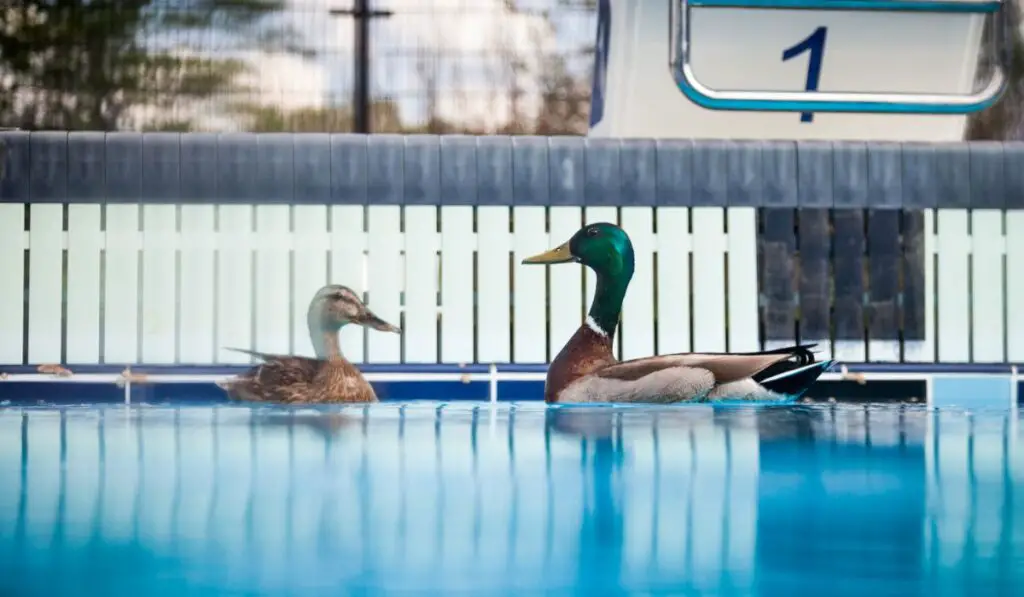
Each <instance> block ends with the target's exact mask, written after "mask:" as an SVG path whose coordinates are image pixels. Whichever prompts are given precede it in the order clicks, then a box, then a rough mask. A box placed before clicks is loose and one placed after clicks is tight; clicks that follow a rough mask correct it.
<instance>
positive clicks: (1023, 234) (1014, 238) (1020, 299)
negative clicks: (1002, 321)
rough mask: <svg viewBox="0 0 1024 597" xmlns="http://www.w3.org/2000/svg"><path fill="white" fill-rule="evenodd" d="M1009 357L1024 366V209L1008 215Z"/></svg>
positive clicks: (1007, 356) (1007, 299)
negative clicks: (1023, 265)
mask: <svg viewBox="0 0 1024 597" xmlns="http://www.w3.org/2000/svg"><path fill="white" fill-rule="evenodd" d="M1006 245H1007V246H1006V273H1007V276H1006V305H1007V307H1008V309H1007V310H1006V311H1007V313H1006V315H1007V320H1006V334H1007V336H1006V339H1007V354H1006V358H1007V359H1008V360H1010V361H1012V362H1015V363H1024V309H1021V308H1020V305H1024V276H1021V275H1017V274H1015V273H1014V274H1011V272H1019V271H1020V269H1017V268H1020V267H1021V264H1024V210H1014V211H1009V212H1007V213H1006Z"/></svg>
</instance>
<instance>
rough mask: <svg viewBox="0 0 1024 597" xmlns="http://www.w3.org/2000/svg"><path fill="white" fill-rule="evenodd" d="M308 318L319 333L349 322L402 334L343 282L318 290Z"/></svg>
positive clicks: (332, 329) (311, 329) (311, 325)
mask: <svg viewBox="0 0 1024 597" xmlns="http://www.w3.org/2000/svg"><path fill="white" fill-rule="evenodd" d="M306 320H307V322H308V323H309V329H310V332H317V333H321V332H330V331H337V330H339V329H340V328H341V327H342V326H344V325H346V324H349V323H354V324H357V325H362V326H366V327H369V328H373V329H375V330H380V331H382V332H395V333H398V334H400V333H402V330H401V329H399V328H398V327H397V326H394V325H391V324H390V323H388V322H386V321H384V320H383V319H381V318H380V317H377V315H376V314H375V313H374V312H373V311H370V309H369V308H368V307H367V306H366V305H365V304H363V301H362V300H360V299H359V297H358V296H356V293H355V292H353V291H352V289H350V288H348V287H347V286H341V285H339V284H330V285H328V286H324V287H323V288H321V289H320V290H318V291H317V293H316V295H314V296H313V300H312V301H310V303H309V311H308V312H307V314H306Z"/></svg>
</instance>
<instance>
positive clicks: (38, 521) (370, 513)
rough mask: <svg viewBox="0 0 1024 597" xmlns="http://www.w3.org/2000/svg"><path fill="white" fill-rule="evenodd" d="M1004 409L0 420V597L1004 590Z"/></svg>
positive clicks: (43, 412)
mask: <svg viewBox="0 0 1024 597" xmlns="http://www.w3.org/2000/svg"><path fill="white" fill-rule="evenodd" d="M1018 437H1019V434H1018V431H1017V419H1016V414H1011V413H1008V412H1005V411H991V412H975V413H970V412H964V411H952V410H950V411H929V410H927V409H925V408H924V407H904V408H900V407H880V406H879V407H862V406H856V407H844V406H833V407H805V406H785V407H761V408H757V407H718V408H712V407H708V406H690V407H657V408H653V407H652V408H612V407H562V408H548V407H545V406H544V405H543V404H537V403H524V404H513V405H509V404H500V405H498V406H496V407H494V408H492V407H490V406H488V405H473V404H465V403H453V404H450V405H444V404H440V403H429V402H422V403H421V402H417V403H410V404H408V405H405V406H402V405H397V404H381V405H375V406H373V407H367V408H364V407H355V408H345V409H338V408H325V409H286V408H258V409H250V408H248V407H244V406H222V405H214V406H211V405H193V406H180V407H178V406H173V405H161V406H145V405H141V406H133V407H123V406H107V407H95V406H90V407H66V408H59V409H58V408H47V407H36V408H24V409H23V408H7V409H0V480H2V481H0V595H3V596H4V597H21V596H40V597H57V596H63V595H74V596H80V595H104V596H108V597H119V596H122V595H123V596H126V597H128V596H131V597H136V596H141V595H146V596H152V597H163V596H170V595H176V596H182V595H203V596H206V595H211V596H212V595H267V596H278V595H280V596H284V595H295V596H298V595H302V596H305V595H324V594H328V593H329V594H333V595H360V594H391V593H396V592H409V591H411V592H414V593H417V594H445V595H450V594H467V595H504V594H515V593H518V594H529V595H539V594H549V595H626V594H646V595H696V594H700V595H765V596H768V595H771V596H774V595H779V596H790V595H803V594H807V595H820V594H826V593H827V594H828V595H829V596H830V597H835V596H838V595H851V596H852V595H857V596H862V595H872V596H873V597H877V596H882V595H900V596H907V595H1000V594H1003V595H1013V594H1018V591H1019V588H1020V587H1021V586H1024V509H1022V508H1024V497H1022V493H1024V491H1022V490H1024V482H1022V479H1024V466H1022V464H1021V459H1020V458H1019V457H1015V454H1016V453H1017V452H1019V446H1018Z"/></svg>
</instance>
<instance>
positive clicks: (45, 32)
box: [0, 0, 306, 130]
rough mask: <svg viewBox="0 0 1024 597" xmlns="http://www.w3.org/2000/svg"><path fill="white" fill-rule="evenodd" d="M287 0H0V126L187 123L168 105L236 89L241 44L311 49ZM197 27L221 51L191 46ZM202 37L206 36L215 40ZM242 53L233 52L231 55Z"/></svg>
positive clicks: (105, 126)
mask: <svg viewBox="0 0 1024 597" xmlns="http://www.w3.org/2000/svg"><path fill="white" fill-rule="evenodd" d="M285 5H286V0H190V1H188V2H186V1H185V0H19V1H18V2H15V3H9V4H5V5H4V6H3V7H0V126H19V127H21V128H24V129H67V130H83V129H84V130H115V129H118V128H125V127H130V128H146V129H153V128H157V129H170V130H188V129H189V128H190V126H191V120H192V117H189V116H182V115H181V114H177V113H176V114H171V115H169V116H168V115H166V114H167V112H168V111H169V109H170V108H172V107H174V106H176V105H180V104H181V103H182V102H187V101H189V100H196V99H204V98H213V97H216V96H218V95H220V94H223V93H225V92H227V91H232V90H236V88H237V76H238V75H239V74H241V73H242V72H244V71H245V69H246V68H247V63H246V62H245V61H244V60H243V59H242V56H240V52H239V51H240V50H244V49H246V48H253V47H255V48H261V47H267V46H269V45H273V46H275V49H277V50H279V51H280V50H285V51H291V52H304V53H305V52H306V50H305V49H303V48H302V47H301V44H300V42H301V40H300V39H299V36H298V35H296V34H295V32H294V31H292V30H291V29H290V28H288V27H286V26H282V25H280V24H276V23H275V22H274V20H273V19H272V17H273V16H274V15H275V14H278V13H279V12H280V11H281V10H282V9H283V8H284V7H285ZM199 35H203V36H207V37H206V41H207V44H208V42H209V41H215V42H216V46H217V48H218V49H219V52H218V53H217V54H215V55H210V54H207V55H202V54H199V53H196V52H194V51H193V52H191V53H190V52H189V50H190V49H192V48H193V47H194V46H195V45H196V44H195V41H196V38H197V37H198V36H199ZM207 44H204V45H207ZM233 54H234V55H233Z"/></svg>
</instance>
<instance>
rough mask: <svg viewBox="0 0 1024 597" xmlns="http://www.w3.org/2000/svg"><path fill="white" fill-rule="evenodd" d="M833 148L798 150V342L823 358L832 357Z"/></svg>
mask: <svg viewBox="0 0 1024 597" xmlns="http://www.w3.org/2000/svg"><path fill="white" fill-rule="evenodd" d="M833 162H834V154H833V152H832V144H831V143H827V142H807V143H803V144H801V145H800V146H799V147H798V148H797V178H796V182H797V201H798V203H799V204H800V209H799V210H797V214H796V217H797V221H798V223H799V227H798V228H799V234H798V238H797V246H798V257H797V259H798V271H799V274H798V279H797V292H798V299H797V304H798V305H799V311H800V316H799V319H798V338H797V339H798V340H799V341H800V342H802V343H808V342H813V343H817V344H818V346H817V349H818V350H820V351H821V355H822V358H828V357H829V356H830V354H831V347H830V346H829V344H830V343H829V342H828V339H829V336H830V334H829V331H830V330H829V324H830V310H831V306H832V305H831V296H830V295H831V290H832V288H831V284H830V282H831V276H830V274H831V272H830V271H829V270H830V267H829V265H830V264H829V253H830V249H831V235H830V231H829V208H831V207H832V206H833V205H834V204H835V201H836V199H835V194H836V193H835V191H836V187H837V184H836V180H835V179H836V174H835V172H834V163H833Z"/></svg>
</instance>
